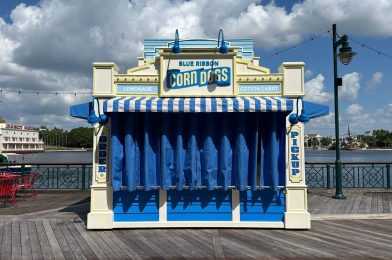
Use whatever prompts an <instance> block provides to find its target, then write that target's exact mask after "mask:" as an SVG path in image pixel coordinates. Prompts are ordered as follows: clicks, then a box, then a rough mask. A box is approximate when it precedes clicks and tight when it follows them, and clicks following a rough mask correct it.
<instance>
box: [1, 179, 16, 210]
mask: <svg viewBox="0 0 392 260" xmlns="http://www.w3.org/2000/svg"><path fill="white" fill-rule="evenodd" d="M17 191H18V177H8V178H1V179H0V197H3V198H4V206H5V204H6V202H7V200H8V199H10V200H11V204H13V205H14V207H15V208H16V207H18V205H17V203H16V192H17Z"/></svg>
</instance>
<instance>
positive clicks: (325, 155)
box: [9, 150, 392, 163]
mask: <svg viewBox="0 0 392 260" xmlns="http://www.w3.org/2000/svg"><path fill="white" fill-rule="evenodd" d="M9 160H10V161H17V162H25V163H92V161H93V154H92V152H91V151H86V152H85V151H67V152H44V153H36V154H25V155H10V156H9ZM305 160H306V162H335V151H306V152H305ZM341 160H342V162H392V150H388V151H385V150H360V151H345V150H342V151H341Z"/></svg>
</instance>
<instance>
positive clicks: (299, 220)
mask: <svg viewBox="0 0 392 260" xmlns="http://www.w3.org/2000/svg"><path fill="white" fill-rule="evenodd" d="M284 228H285V229H310V213H309V212H285V213H284Z"/></svg>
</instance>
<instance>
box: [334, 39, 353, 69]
mask: <svg viewBox="0 0 392 260" xmlns="http://www.w3.org/2000/svg"><path fill="white" fill-rule="evenodd" d="M355 55H357V53H356V52H353V51H352V49H351V47H350V45H349V44H348V41H347V40H346V41H344V42H343V43H342V47H341V48H339V54H338V56H339V60H340V62H341V63H342V64H343V65H347V64H349V63H350V62H351V60H352V58H353V57H354V56H355Z"/></svg>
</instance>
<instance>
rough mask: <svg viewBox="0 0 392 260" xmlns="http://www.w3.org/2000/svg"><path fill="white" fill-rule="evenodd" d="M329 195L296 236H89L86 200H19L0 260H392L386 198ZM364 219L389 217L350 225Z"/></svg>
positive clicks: (5, 229)
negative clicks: (326, 259) (319, 259)
mask: <svg viewBox="0 0 392 260" xmlns="http://www.w3.org/2000/svg"><path fill="white" fill-rule="evenodd" d="M331 193H332V192H331V191H327V192H326V191H317V192H314V191H310V192H309V194H308V204H309V211H310V212H311V213H312V218H315V219H317V216H321V217H320V218H318V219H322V220H313V221H312V228H311V230H301V231H291V230H281V229H260V230H258V229H137V230H135V229H117V230H113V231H88V230H86V226H85V222H86V214H87V213H88V211H89V199H88V196H89V194H88V193H84V194H83V193H79V194H78V193H74V194H73V195H71V194H66V195H64V200H61V198H63V197H62V194H39V195H38V197H35V198H29V199H27V200H26V201H24V200H19V201H18V205H19V207H18V208H13V207H12V206H6V207H3V208H0V259H145V258H147V259H150V258H160V259H162V258H169V259H174V258H175V259H177V258H203V259H204V258H205V259H216V258H219V259H223V258H228V259H241V258H242V259H248V258H254V259H287V258H294V259H304V258H306V259H316V258H329V259H336V258H341V259H343V258H344V259H354V258H356V259H371V258H375V259H392V215H391V210H392V192H390V191H389V192H388V191H384V192H372V191H364V192H353V193H350V192H347V193H346V195H347V199H346V200H334V199H332V198H331ZM54 199H56V200H57V203H55V204H54V203H53V202H52V201H53V200H54ZM23 211H25V212H26V213H24V214H23ZM324 214H326V215H329V216H331V215H333V216H338V218H345V217H347V216H348V217H349V218H353V219H348V220H347V219H345V220H342V219H340V220H337V219H334V220H331V219H330V217H323V216H324ZM366 214H368V215H369V216H371V215H372V214H383V216H387V217H386V219H369V217H365V218H363V219H354V218H355V217H357V216H365V215H366ZM339 216H342V217H339ZM388 216H389V217H388Z"/></svg>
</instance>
